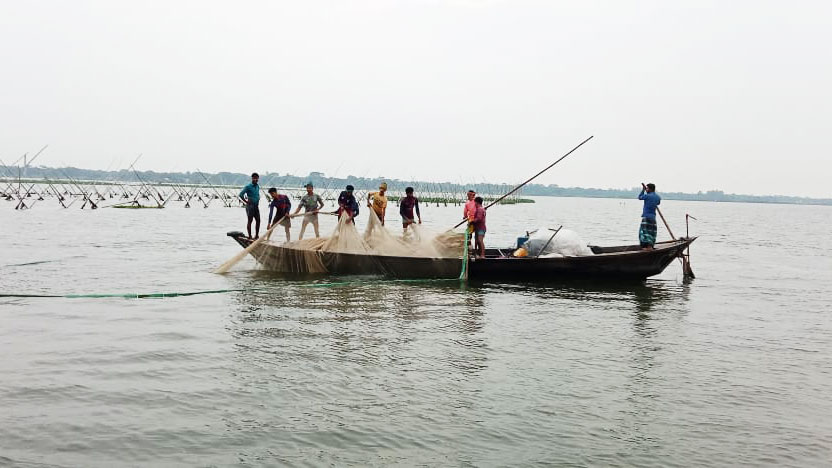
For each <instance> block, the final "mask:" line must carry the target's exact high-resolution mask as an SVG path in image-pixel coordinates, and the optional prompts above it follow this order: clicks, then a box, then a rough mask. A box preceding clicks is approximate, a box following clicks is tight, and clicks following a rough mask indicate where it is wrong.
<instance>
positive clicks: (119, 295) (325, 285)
mask: <svg viewBox="0 0 832 468" xmlns="http://www.w3.org/2000/svg"><path fill="white" fill-rule="evenodd" d="M440 281H457V279H456V278H426V279H391V280H378V281H374V282H373V284H374V285H378V284H384V283H430V282H440ZM355 284H360V285H366V284H367V281H366V280H361V281H336V282H330V283H307V284H296V285H293V286H296V287H299V288H331V287H337V286H349V285H355ZM271 289H272V288H244V289H212V290H207V291H187V292H160V293H115V294H2V293H0V298H2V297H9V298H62V299H104V298H123V299H158V298H165V297H182V296H196V295H200V294H223V293H230V292H253V291H268V290H271Z"/></svg>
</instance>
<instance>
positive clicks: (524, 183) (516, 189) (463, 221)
mask: <svg viewBox="0 0 832 468" xmlns="http://www.w3.org/2000/svg"><path fill="white" fill-rule="evenodd" d="M593 136H595V135H592V136H590V137H589V138H587V139H586V140H584V141H582V142H580V143H579V144H578V146H576V147H574V148H572V149H571V150H569V152H568V153H566V154H564V155H563V156H561V157H560V158H558V160H557V161H555V162H553V163H552V164H549V165H548V166H547V167H546V169H543V170H542V171H540V172H538V173H537V174H535V175H533V176H531V177H530V178H529V180H527V181H525V182H523V183H522V184H520V185H518V186H517V187H514V188H513V189H511V190H510V191H509V192H508V193H506V194H505V195H503V196H502V197H500V198H498V199H496V200H494V201H493V202H491V203H489V204H488V205H486V207H485V209H486V210H487V209H488V208H490V207H491V206H493V205H494V204H496V203H499V202H500V201H502V200H503V199H504V198H506V197H507V196H509V195H511V194H512V193H514V192H516V191H518V190H520V189H521V188H523V186H525V185H526V184H528V183H529V182H531V181H533V180H534V179H536V178H537V177H538V176H540V175H541V174H543V173H544V172H546V171H548V170H549V169H551V168H552V167H554V166H555V164H557V163H559V162H561V161H563V160H564V159H565V158H566V157H567V156H569V155H570V154H572V153H574V152H575V150H577V149H578V148H580V147H581V146H583V144H584V143H586V142H588V141H589V140H591V139H592V137H593ZM467 221H468V220H467V219H463V220H462V221H460V222H459V224H457V225H456V226H454V227H452V228H451V229H449V230H453V229H456V228H458V227H460V226H462V224H463V223H465V222H467Z"/></svg>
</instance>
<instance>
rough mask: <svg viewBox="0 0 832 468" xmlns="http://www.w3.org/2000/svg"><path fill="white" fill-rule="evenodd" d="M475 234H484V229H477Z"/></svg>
mask: <svg viewBox="0 0 832 468" xmlns="http://www.w3.org/2000/svg"><path fill="white" fill-rule="evenodd" d="M477 235H478V236H484V235H485V229H477Z"/></svg>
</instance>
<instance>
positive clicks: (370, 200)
mask: <svg viewBox="0 0 832 468" xmlns="http://www.w3.org/2000/svg"><path fill="white" fill-rule="evenodd" d="M385 193H387V182H382V183H381V185H379V186H378V192H370V193H369V194H367V206H369V207H370V208H372V209H373V211H375V212H376V215H377V216H378V219H379V220H380V221H381V224H382V226H383V225H384V213H385V212H386V211H387V196H386V195H385Z"/></svg>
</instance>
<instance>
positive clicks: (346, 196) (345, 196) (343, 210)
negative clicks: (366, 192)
mask: <svg viewBox="0 0 832 468" xmlns="http://www.w3.org/2000/svg"><path fill="white" fill-rule="evenodd" d="M353 190H355V188H354V187H353V186H352V185H347V187H346V190H344V191H343V192H341V194H340V195H339V196H338V212H337V213H338V219H339V220H340V219H341V216H342V215H344V214H346V215H347V217H348V221H351V222H352V223H355V217H356V216H358V202H357V201H356V200H355V196H353V194H352V192H353Z"/></svg>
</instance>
